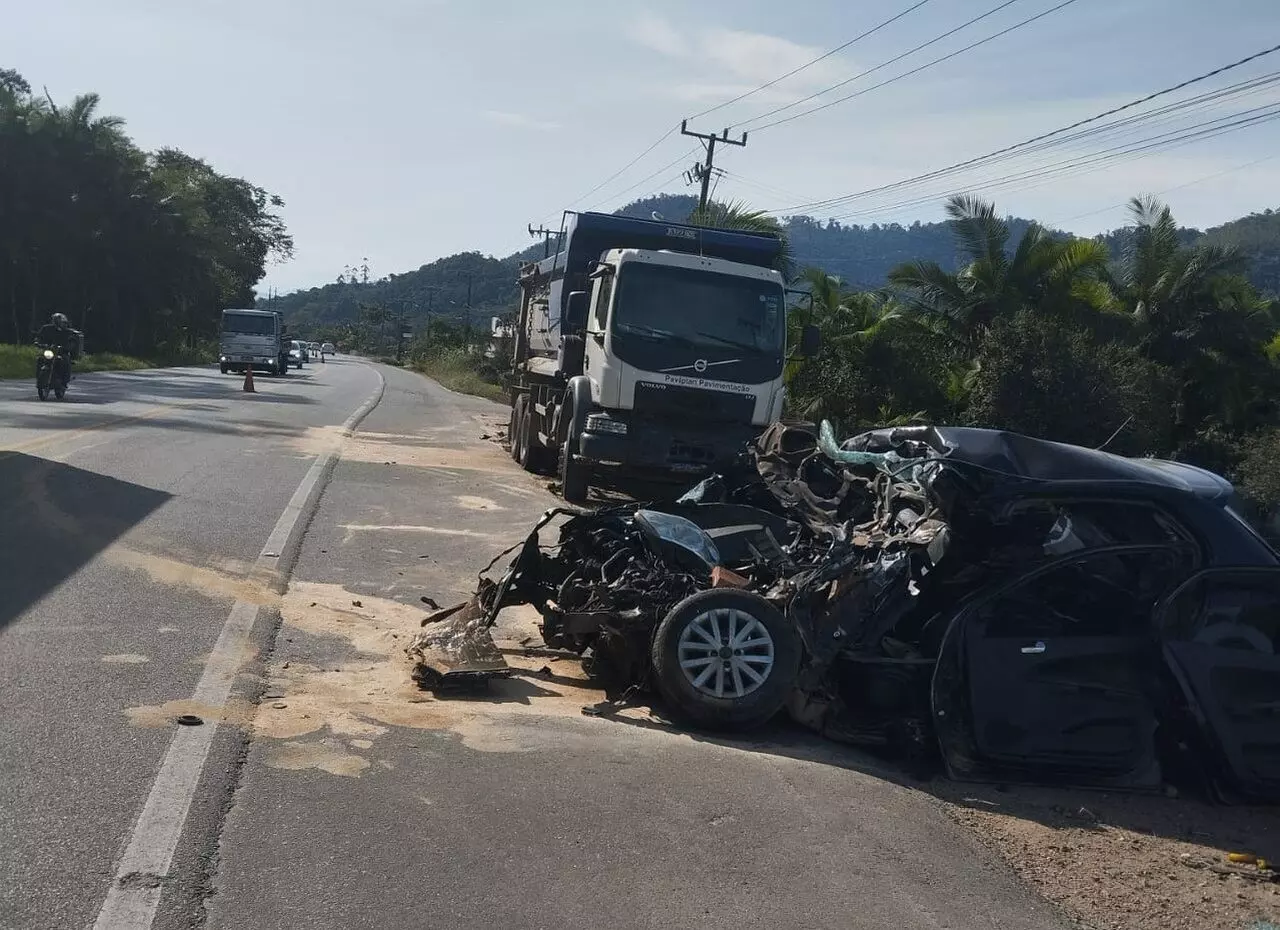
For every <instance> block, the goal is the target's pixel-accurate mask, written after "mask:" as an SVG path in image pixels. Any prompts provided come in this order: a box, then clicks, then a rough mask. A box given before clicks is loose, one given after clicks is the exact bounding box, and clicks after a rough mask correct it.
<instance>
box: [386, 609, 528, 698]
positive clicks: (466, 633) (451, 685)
mask: <svg viewBox="0 0 1280 930" xmlns="http://www.w3.org/2000/svg"><path fill="white" fill-rule="evenodd" d="M408 652H409V657H410V658H411V659H412V660H413V678H414V680H415V681H416V682H417V683H418V686H419V687H421V688H424V689H426V690H428V691H434V692H437V693H440V692H453V691H466V690H472V689H479V688H483V687H485V686H486V685H487V683H488V682H489V681H491V680H492V679H494V678H505V677H507V676H508V675H510V674H511V667H510V666H509V665H507V660H506V659H504V658H503V657H502V653H501V652H500V651H498V645H497V643H495V642H494V641H493V635H492V624H491V622H490V620H489V612H488V610H486V608H485V607H484V605H483V604H482V603H481V600H480V598H479V597H475V598H472V599H471V600H470V601H467V602H466V603H463V604H457V605H455V606H453V607H447V608H445V609H444V610H440V611H437V612H436V613H434V614H432V615H431V616H430V617H427V618H426V619H425V620H424V621H423V624H422V632H421V633H419V634H418V636H417V637H416V639H415V640H414V643H413V645H412V646H410V647H409V650H408Z"/></svg>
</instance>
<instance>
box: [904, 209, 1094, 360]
mask: <svg viewBox="0 0 1280 930" xmlns="http://www.w3.org/2000/svg"><path fill="white" fill-rule="evenodd" d="M946 210H947V215H948V216H950V217H951V225H952V229H953V231H954V233H955V236H956V239H957V242H958V244H959V246H960V249H961V253H962V255H963V257H964V259H965V260H966V263H965V265H964V266H963V267H962V268H961V269H960V271H958V272H956V273H954V274H953V273H951V272H949V271H947V270H945V269H944V268H943V267H942V266H941V265H939V264H938V263H937V262H909V263H907V264H905V265H901V266H899V267H898V268H896V269H894V270H893V271H892V272H891V273H890V275H889V282H890V284H891V285H892V286H893V287H894V288H895V289H896V290H897V291H898V292H899V294H900V295H901V296H902V298H903V300H904V301H905V302H906V306H907V308H908V309H909V310H912V311H914V312H915V313H917V314H919V315H920V316H922V317H924V318H926V319H931V320H933V321H935V322H936V323H937V324H939V325H940V326H942V327H943V328H944V329H945V330H947V331H949V332H950V333H951V334H952V336H953V337H954V338H955V339H956V341H957V342H958V343H959V344H960V345H961V346H962V347H963V349H964V351H965V352H966V353H967V354H968V355H969V357H971V358H972V357H973V356H974V355H976V354H977V351H978V347H979V345H980V344H981V342H982V338H983V337H984V336H985V335H986V333H987V331H988V330H989V329H990V328H991V326H992V324H994V323H995V322H996V321H997V320H999V319H1003V318H1008V317H1011V316H1012V315H1013V314H1014V313H1016V312H1017V311H1018V310H1021V309H1022V308H1024V307H1035V308H1041V309H1045V310H1053V311H1057V312H1062V311H1064V310H1066V309H1067V308H1068V307H1069V306H1071V305H1072V304H1075V303H1080V302H1088V301H1092V300H1096V299H1097V294H1096V283H1097V282H1098V280H1099V278H1100V276H1101V274H1102V273H1103V271H1104V270H1105V268H1106V261H1107V251H1106V247H1105V246H1104V245H1102V244H1101V243H1100V242H1095V241H1093V240H1084V239H1072V240H1066V241H1063V240H1059V239H1055V238H1054V237H1053V236H1051V235H1049V233H1048V232H1046V231H1045V229H1044V228H1043V227H1041V226H1040V225H1038V224H1036V223H1033V224H1031V226H1030V227H1029V228H1028V229H1027V231H1026V232H1025V233H1024V234H1023V236H1022V238H1021V240H1019V242H1018V244H1017V247H1016V248H1014V249H1013V251H1012V254H1010V252H1009V248H1008V247H1009V237H1010V233H1009V226H1008V224H1007V223H1005V222H1004V220H1002V219H1000V218H999V217H998V216H996V211H995V206H994V204H991V203H988V202H986V201H982V200H978V199H977V198H974V197H969V196H957V197H952V198H951V199H950V200H948V201H947V206H946Z"/></svg>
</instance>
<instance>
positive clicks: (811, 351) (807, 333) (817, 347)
mask: <svg viewBox="0 0 1280 930" xmlns="http://www.w3.org/2000/svg"><path fill="white" fill-rule="evenodd" d="M821 350H822V330H820V329H818V327H816V326H814V325H813V324H812V323H810V324H809V325H808V326H806V327H804V329H802V330H800V357H801V358H813V357H814V356H815V355H817V354H818V352H820V351H821Z"/></svg>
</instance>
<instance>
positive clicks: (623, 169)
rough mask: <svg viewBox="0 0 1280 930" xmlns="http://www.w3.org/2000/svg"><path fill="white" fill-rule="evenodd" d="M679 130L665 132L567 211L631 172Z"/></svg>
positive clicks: (673, 129)
mask: <svg viewBox="0 0 1280 930" xmlns="http://www.w3.org/2000/svg"><path fill="white" fill-rule="evenodd" d="M679 128H680V127H679V126H672V127H671V128H670V129H668V130H667V131H666V132H664V133H663V134H662V135H661V136H659V137H658V140H657V141H656V142H654V143H653V144H652V145H650V146H649V147H648V148H647V149H645V150H644V151H643V152H641V153H640V154H639V155H637V156H636V157H635V158H633V159H631V161H629V162H627V163H626V164H625V165H623V166H622V167H621V168H619V169H618V170H617V171H615V172H614V173H613V174H611V175H609V176H608V177H607V178H605V179H604V180H603V181H601V182H600V183H599V184H597V185H596V186H595V187H593V188H591V190H589V191H587V192H586V193H585V194H583V195H582V196H581V197H579V198H577V199H576V200H574V201H572V202H571V203H570V204H569V205H568V206H567V207H565V209H566V210H572V209H573V208H574V207H575V206H576V205H578V204H580V203H582V201H584V200H586V199H587V198H588V197H590V196H591V195H592V194H594V193H595V192H596V191H598V190H600V189H601V188H602V187H604V186H605V185H607V184H609V183H610V182H612V181H613V179H614V178H617V177H619V176H620V175H622V174H623V173H625V172H626V171H628V170H630V169H631V167H632V166H634V165H635V164H636V163H637V162H639V161H640V159H642V158H644V157H645V156H646V155H648V154H649V153H650V152H652V151H653V150H654V149H656V148H657V147H658V146H660V145H661V144H662V143H664V142H666V141H667V139H669V138H670V137H671V136H673V135H675V133H676V131H677V130H678V129H679ZM664 170H665V169H664Z"/></svg>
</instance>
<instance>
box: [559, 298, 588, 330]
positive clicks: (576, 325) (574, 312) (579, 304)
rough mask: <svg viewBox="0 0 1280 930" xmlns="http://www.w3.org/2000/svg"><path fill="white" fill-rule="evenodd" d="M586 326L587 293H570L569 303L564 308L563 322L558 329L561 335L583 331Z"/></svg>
mask: <svg viewBox="0 0 1280 930" xmlns="http://www.w3.org/2000/svg"><path fill="white" fill-rule="evenodd" d="M586 325H587V292H586V291H570V292H569V301H568V303H566V304H565V308H564V321H563V323H562V325H561V327H560V331H561V332H563V333H571V332H576V331H578V330H580V329H585V328H586Z"/></svg>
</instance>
